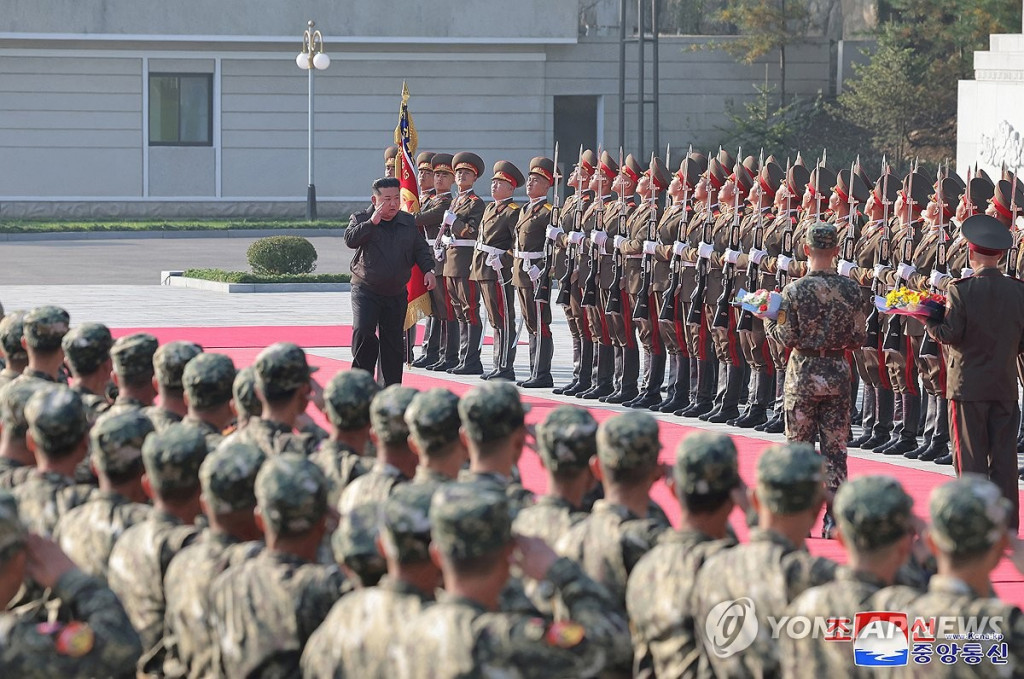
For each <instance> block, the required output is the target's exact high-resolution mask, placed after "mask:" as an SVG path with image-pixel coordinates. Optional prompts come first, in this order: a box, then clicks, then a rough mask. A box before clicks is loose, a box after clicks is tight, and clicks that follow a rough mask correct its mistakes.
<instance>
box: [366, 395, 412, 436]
mask: <svg viewBox="0 0 1024 679" xmlns="http://www.w3.org/2000/svg"><path fill="white" fill-rule="evenodd" d="M417 393H418V392H417V391H416V390H415V389H413V388H412V387H403V386H402V385H400V384H392V385H391V386H389V387H385V388H384V389H382V390H381V391H380V393H378V394H377V395H376V396H374V397H373V400H371V401H370V426H372V427H373V431H374V433H376V434H377V438H378V439H380V442H381V443H383V444H384V445H399V444H403V443H405V442H406V439H408V438H409V426H408V425H407V424H406V423H405V410H406V408H408V407H409V403H410V402H412V399H413V397H414V396H415V395H416V394H417Z"/></svg>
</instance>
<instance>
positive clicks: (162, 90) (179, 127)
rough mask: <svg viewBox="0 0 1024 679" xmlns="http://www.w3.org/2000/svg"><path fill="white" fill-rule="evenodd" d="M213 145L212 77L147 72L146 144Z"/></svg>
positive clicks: (194, 74) (197, 74)
mask: <svg viewBox="0 0 1024 679" xmlns="http://www.w3.org/2000/svg"><path fill="white" fill-rule="evenodd" d="M212 144H213V76H212V75H210V74H204V73H188V74H184V73H151V74H150V75H149V145H150V146H211V145H212Z"/></svg>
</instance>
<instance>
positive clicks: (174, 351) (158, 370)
mask: <svg viewBox="0 0 1024 679" xmlns="http://www.w3.org/2000/svg"><path fill="white" fill-rule="evenodd" d="M201 353H203V348H202V347H201V346H199V345H198V344H196V343H195V342H185V341H182V340H177V341H175V342H168V343H167V344H164V345H163V346H161V347H160V348H159V349H157V350H156V353H155V354H153V372H154V374H155V375H156V381H157V382H159V383H160V385H161V386H164V387H167V388H168V389H181V388H182V384H181V375H182V373H183V372H185V366H186V365H187V364H188V362H189V361H191V360H192V359H193V358H195V357H196V356H198V355H199V354H201Z"/></svg>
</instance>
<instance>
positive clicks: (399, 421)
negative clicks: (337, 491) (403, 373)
mask: <svg viewBox="0 0 1024 679" xmlns="http://www.w3.org/2000/svg"><path fill="white" fill-rule="evenodd" d="M416 394H417V391H416V390H415V389H412V388H410V387H403V386H402V385H400V384H392V385H391V386H389V387H387V388H385V389H384V390H383V391H381V392H380V393H379V394H377V395H376V396H374V397H373V400H372V401H370V436H371V438H372V439H373V442H374V444H375V445H376V446H377V461H376V463H375V464H374V465H373V468H372V469H371V470H370V471H368V472H367V473H365V474H363V475H362V476H360V477H359V478H358V479H356V480H355V481H353V482H352V483H351V484H349V486H348V487H347V488H345V491H344V492H343V493H342V494H341V500H339V502H338V511H340V512H341V513H342V514H346V513H348V512H350V511H351V510H352V509H354V508H355V507H358V506H359V505H361V504H364V503H366V502H380V501H382V500H384V499H386V498H387V496H388V495H390V494H391V491H392V490H393V489H394V488H395V486H396V485H398V484H400V483H405V482H406V481H408V480H409V479H411V478H412V476H413V474H415V473H416V453H414V452H412V450H411V449H410V448H409V426H408V425H407V424H406V423H405V410H406V408H408V407H409V403H411V402H412V399H413V397H414V396H415V395H416Z"/></svg>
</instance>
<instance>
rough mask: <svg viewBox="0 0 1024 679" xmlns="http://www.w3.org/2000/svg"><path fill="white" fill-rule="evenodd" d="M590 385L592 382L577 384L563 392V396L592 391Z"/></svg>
mask: <svg viewBox="0 0 1024 679" xmlns="http://www.w3.org/2000/svg"><path fill="white" fill-rule="evenodd" d="M590 387H591V385H590V384H577V385H576V386H575V387H573V388H572V389H570V390H568V391H564V392H562V396H579V395H580V394H582V393H583V392H585V391H590Z"/></svg>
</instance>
